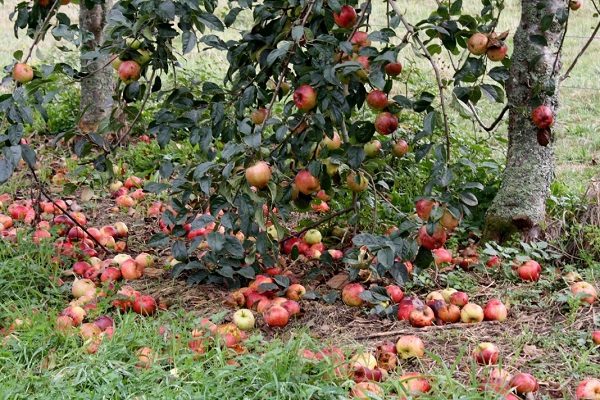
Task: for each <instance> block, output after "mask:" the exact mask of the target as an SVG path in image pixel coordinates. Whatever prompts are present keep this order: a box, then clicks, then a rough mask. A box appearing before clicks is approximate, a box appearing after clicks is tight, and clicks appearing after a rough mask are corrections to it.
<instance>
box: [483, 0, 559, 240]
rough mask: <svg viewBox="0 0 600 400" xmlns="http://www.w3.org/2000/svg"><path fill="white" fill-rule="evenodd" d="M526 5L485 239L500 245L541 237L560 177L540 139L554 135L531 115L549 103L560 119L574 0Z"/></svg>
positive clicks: (517, 39) (516, 39)
mask: <svg viewBox="0 0 600 400" xmlns="http://www.w3.org/2000/svg"><path fill="white" fill-rule="evenodd" d="M521 5H522V11H521V21H520V24H519V27H518V29H517V31H516V33H515V36H514V51H513V55H512V64H511V67H510V78H509V81H508V83H507V87H506V92H507V98H508V102H509V106H510V115H509V125H508V152H507V161H506V169H505V171H504V175H503V178H502V185H501V187H500V190H499V192H498V194H497V195H496V197H495V199H494V200H493V202H492V204H491V206H490V209H489V210H488V212H487V215H486V221H485V229H484V238H485V239H487V240H496V241H499V242H502V241H504V240H505V239H508V238H509V237H510V236H512V235H513V234H515V233H517V234H520V235H521V237H522V238H524V239H525V240H534V239H535V238H537V237H538V236H539V234H540V231H541V229H542V228H543V224H544V220H545V216H546V199H547V197H548V194H549V190H550V183H551V182H552V179H553V176H554V153H553V150H552V143H551V142H550V144H548V145H546V146H544V145H543V144H540V142H539V140H538V135H542V136H543V135H545V134H547V133H549V132H547V133H544V132H538V128H537V127H536V126H535V125H534V124H533V123H532V120H531V114H532V111H533V110H534V109H535V108H536V107H537V106H539V105H541V104H545V105H547V106H549V107H550V108H552V109H553V110H554V114H555V115H556V109H557V107H558V93H557V91H556V90H555V88H556V87H557V81H558V71H556V70H557V69H559V67H560V50H561V49H560V42H561V38H562V36H563V34H564V30H565V27H566V20H567V18H568V14H569V13H568V0H522V2H521ZM542 142H543V141H542Z"/></svg>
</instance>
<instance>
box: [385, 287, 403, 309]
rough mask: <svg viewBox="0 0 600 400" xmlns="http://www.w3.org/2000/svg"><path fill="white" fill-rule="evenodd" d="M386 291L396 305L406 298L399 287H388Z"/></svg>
mask: <svg viewBox="0 0 600 400" xmlns="http://www.w3.org/2000/svg"><path fill="white" fill-rule="evenodd" d="M385 291H386V292H387V294H388V296H389V297H390V299H391V300H392V302H394V303H396V304H398V303H400V302H401V301H402V299H403V298H404V292H403V291H402V289H401V288H400V286H398V285H387V286H386V287H385Z"/></svg>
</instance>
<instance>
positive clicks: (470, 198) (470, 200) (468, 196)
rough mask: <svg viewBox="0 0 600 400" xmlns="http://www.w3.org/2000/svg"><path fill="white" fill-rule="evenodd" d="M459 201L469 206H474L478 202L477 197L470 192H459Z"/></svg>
mask: <svg viewBox="0 0 600 400" xmlns="http://www.w3.org/2000/svg"><path fill="white" fill-rule="evenodd" d="M460 201H461V202H462V203H463V204H465V205H467V206H469V207H475V206H476V205H477V204H479V201H478V200H477V197H475V195H474V194H473V193H471V192H462V193H461V194H460Z"/></svg>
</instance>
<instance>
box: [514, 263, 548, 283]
mask: <svg viewBox="0 0 600 400" xmlns="http://www.w3.org/2000/svg"><path fill="white" fill-rule="evenodd" d="M517 273H518V275H519V278H521V279H522V280H524V281H532V282H535V281H538V280H539V279H540V275H541V274H542V266H541V265H540V264H539V263H538V262H537V261H534V260H529V261H526V262H524V263H523V264H521V265H520V266H519V267H518V268H517Z"/></svg>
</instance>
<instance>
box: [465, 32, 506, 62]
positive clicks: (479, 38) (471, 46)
mask: <svg viewBox="0 0 600 400" xmlns="http://www.w3.org/2000/svg"><path fill="white" fill-rule="evenodd" d="M507 37H508V31H506V32H503V33H501V34H497V33H496V32H491V33H481V32H477V33H474V34H473V35H472V36H471V37H470V38H469V40H467V49H468V50H469V52H470V53H471V54H473V55H474V56H481V55H484V54H485V55H486V56H487V58H488V59H490V61H502V60H504V58H505V57H506V53H508V46H507V45H506V43H504V40H505V39H506V38H507Z"/></svg>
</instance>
